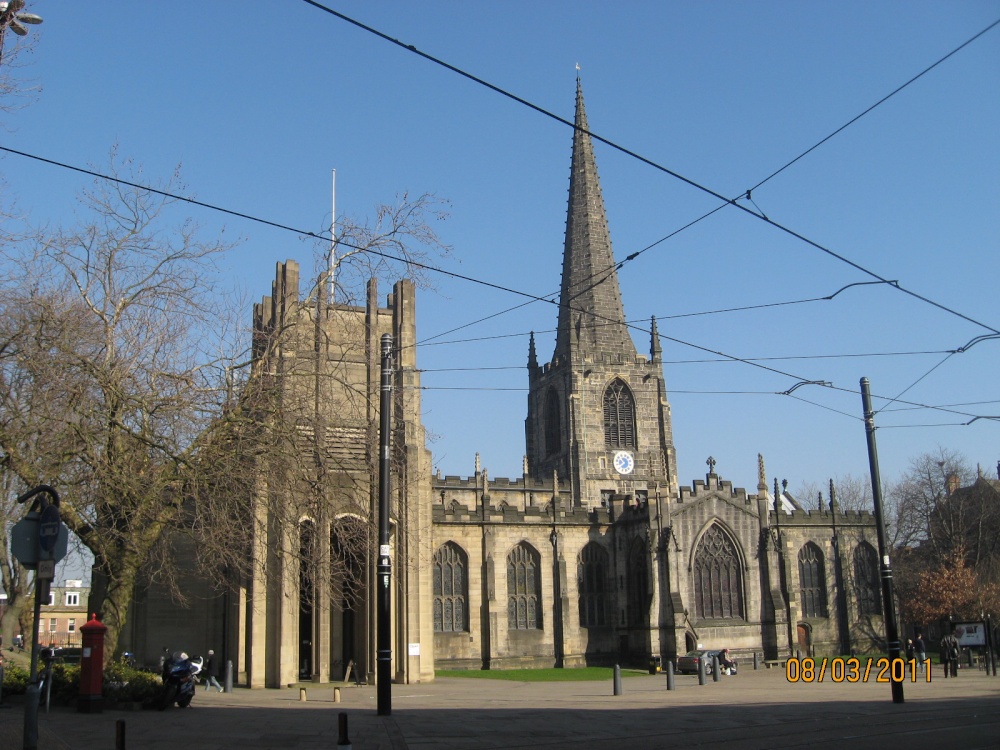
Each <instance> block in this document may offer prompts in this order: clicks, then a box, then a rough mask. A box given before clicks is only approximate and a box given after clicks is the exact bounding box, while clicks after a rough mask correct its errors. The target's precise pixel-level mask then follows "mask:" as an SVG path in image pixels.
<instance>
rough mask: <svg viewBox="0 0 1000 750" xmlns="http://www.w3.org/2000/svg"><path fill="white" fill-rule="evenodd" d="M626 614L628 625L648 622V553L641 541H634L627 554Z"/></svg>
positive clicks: (649, 598)
mask: <svg viewBox="0 0 1000 750" xmlns="http://www.w3.org/2000/svg"><path fill="white" fill-rule="evenodd" d="M625 590H626V595H627V599H626V602H627V610H626V612H627V614H626V621H627V622H628V624H629V625H640V626H641V625H644V624H646V623H647V622H648V620H649V605H650V603H651V601H652V597H651V595H650V593H649V552H648V547H647V546H646V542H645V540H643V539H636V540H634V541H633V542H632V547H631V548H630V549H629V553H628V578H627V579H626V586H625Z"/></svg>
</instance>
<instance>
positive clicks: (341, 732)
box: [337, 713, 351, 750]
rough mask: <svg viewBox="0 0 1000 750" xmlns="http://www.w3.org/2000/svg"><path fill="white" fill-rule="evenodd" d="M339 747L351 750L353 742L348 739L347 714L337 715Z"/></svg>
mask: <svg viewBox="0 0 1000 750" xmlns="http://www.w3.org/2000/svg"><path fill="white" fill-rule="evenodd" d="M337 747H340V748H345V747H346V748H347V750H351V741H350V740H349V739H348V738H347V714H345V713H339V714H337Z"/></svg>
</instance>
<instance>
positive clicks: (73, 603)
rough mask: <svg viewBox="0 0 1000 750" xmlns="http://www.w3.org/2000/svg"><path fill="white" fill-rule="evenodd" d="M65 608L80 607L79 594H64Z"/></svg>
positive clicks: (75, 592) (74, 592)
mask: <svg viewBox="0 0 1000 750" xmlns="http://www.w3.org/2000/svg"><path fill="white" fill-rule="evenodd" d="M66 606H67V607H79V606H80V592H78V591H73V592H69V591H67V592H66Z"/></svg>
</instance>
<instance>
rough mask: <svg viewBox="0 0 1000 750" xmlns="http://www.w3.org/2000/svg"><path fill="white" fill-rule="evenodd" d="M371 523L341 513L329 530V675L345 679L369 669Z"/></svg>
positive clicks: (363, 673) (332, 677) (364, 672)
mask: <svg viewBox="0 0 1000 750" xmlns="http://www.w3.org/2000/svg"><path fill="white" fill-rule="evenodd" d="M369 549H370V540H369V526H368V524H366V523H364V522H363V521H362V520H361V519H359V518H356V517H354V516H342V517H341V518H338V519H337V520H336V521H334V523H333V524H332V527H331V530H330V563H331V570H330V575H331V581H330V610H331V611H330V631H331V632H330V663H331V668H330V677H331V679H336V680H340V679H344V677H345V674H346V670H347V665H348V664H350V663H351V662H353V663H354V666H353V669H352V672H351V675H352V677H354V678H356V677H358V676H359V675H365V674H366V673H367V672H368V668H369V666H370V665H369V664H368V663H367V662H368V659H367V655H368V648H367V633H368V577H367V570H368V558H369Z"/></svg>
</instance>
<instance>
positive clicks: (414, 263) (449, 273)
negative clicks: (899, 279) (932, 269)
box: [0, 146, 1000, 424]
mask: <svg viewBox="0 0 1000 750" xmlns="http://www.w3.org/2000/svg"><path fill="white" fill-rule="evenodd" d="M0 151H6V152H7V153H11V154H15V155H17V156H22V157H25V158H28V159H33V160H35V161H39V162H42V163H45V164H49V165H51V166H55V167H59V168H62V169H68V170H70V171H74V172H78V173H80V174H86V175H88V176H91V177H96V178H98V179H102V180H107V181H109V182H113V183H115V184H119V185H126V186H128V187H133V188H136V189H139V190H145V191H148V192H150V193H152V194H154V195H160V196H163V197H165V198H170V199H172V200H178V201H181V202H184V203H188V204H190V205H195V206H199V207H202V208H207V209H209V210H213V211H218V212H220V213H223V214H227V215H229V216H235V217H238V218H242V219H246V220H248V221H252V222H256V223H259V224H264V225H266V226H270V227H274V228H277V229H282V230H284V231H288V232H293V233H295V234H298V235H300V236H303V237H311V238H314V239H319V240H323V241H324V242H326V241H329V239H330V238H329V237H326V236H324V235H323V234H320V233H316V232H311V231H308V230H304V229H297V228H295V227H291V226H289V225H286V224H280V223H278V222H274V221H269V220H267V219H262V218H260V217H257V216H253V215H251V214H246V213H242V212H239V211H234V210H232V209H227V208H223V207H221V206H217V205H213V204H211V203H206V202H204V201H199V200H196V199H194V198H190V197H187V196H182V195H177V194H175V193H170V192H167V191H165V190H160V189H158V188H153V187H149V186H147V185H142V184H139V183H136V182H131V181H129V180H125V179H122V178H120V177H113V176H111V175H106V174H103V173H100V172H97V171H94V170H91V169H85V168H83V167H77V166H74V165H71V164H65V163H62V162H58V161H55V160H53V159H47V158H45V157H41V156H36V155H34V154H29V153H27V152H24V151H18V150H16V149H12V148H9V147H7V146H0ZM341 244H343V245H345V246H346V247H351V248H353V249H357V250H364V251H365V252H370V253H371V254H373V255H376V256H378V257H382V258H385V259H387V260H392V261H395V262H398V263H402V264H405V265H411V266H413V267H416V268H421V269H424V270H427V271H433V272H435V273H440V274H442V275H445V276H449V277H451V278H455V279H460V280H463V281H468V282H470V283H474V284H480V285H483V286H486V287H489V288H492V289H496V290H498V291H503V292H507V293H510V294H515V295H519V296H522V297H527V298H528V299H529V300H532V301H540V302H548V303H550V304H556V303H554V302H553V301H552V300H550V299H546V298H543V297H538V296H536V295H533V294H528V293H527V292H522V291H519V290H517V289H511V288H509V287H505V286H502V285H500V284H494V283H492V282H489V281H485V280H483V279H477V278H474V277H471V276H466V275H464V274H459V273H455V272H454V271H447V270H445V269H442V268H438V267H436V266H432V265H429V264H426V263H420V262H419V261H415V260H412V259H408V258H403V257H399V256H395V255H392V254H390V253H385V252H382V251H380V250H375V249H373V248H362V247H359V246H355V245H351V244H349V243H347V242H341ZM577 312H584V313H587V311H583V310H577ZM587 314H590V315H593V314H592V313H587ZM594 317H600V316H594ZM609 322H617V321H609ZM625 325H626V327H627V328H630V329H633V330H638V331H640V332H642V333H645V334H647V335H648V334H650V333H651V331H649V330H647V329H643V328H641V327H639V326H636V325H632V324H629V323H626V324H625ZM523 335H524V334H509V335H508V337H514V336H523ZM998 336H1000V333H998ZM660 337H661V338H662V339H665V340H667V341H672V342H674V343H678V344H681V345H684V346H690V347H692V348H695V349H698V350H700V351H704V352H707V353H709V354H715V355H717V356H719V357H722V360H721V361H724V362H742V363H744V364H748V365H750V366H752V367H758V368H760V369H763V370H766V371H768V372H773V373H775V374H777V375H781V376H783V377H788V378H791V379H793V380H796V381H801V382H815V379H811V378H803V377H799V376H797V375H794V374H791V373H787V372H784V371H782V370H778V369H777V368H773V367H768V366H766V365H762V364H760V363H759V362H758V361H754V360H751V359H747V358H742V357H736V356H733V355H729V354H726V353H724V352H719V351H715V350H713V349H709V348H707V347H703V346H699V345H698V344H692V343H690V342H687V341H684V340H682V339H678V338H675V337H672V336H667V335H665V334H662V333H661V334H660ZM484 338H497V337H484ZM992 338H996V337H995V336H990V335H983V336H978V337H976V338H974V339H973V340H972V341H970V342H969V344H967V345H966V346H965V347H963V348H962V351H964V350H965V349H968V348H969V347H971V346H973V345H975V344H976V343H978V342H979V341H982V340H986V339H992ZM763 361H767V360H766V359H765V360H763ZM825 387H827V388H831V389H833V390H837V391H842V392H845V393H851V394H852V395H853V394H854V391H853V389H846V388H841V387H838V386H835V385H828V386H825ZM873 397H874V398H887V397H885V396H877V395H875V394H873ZM800 400H803V401H804V399H800ZM807 403H808V402H807ZM897 403H902V404H907V405H912V406H914V407H918V408H925V409H934V410H936V411H944V412H946V413H953V414H959V415H961V416H967V417H971V418H972V420H971V421H970V422H969V423H968V424H971V422H972V421H975V420H977V419H995V417H983V416H979V415H973V414H968V413H965V412H959V411H955V410H952V409H946V408H942V407H935V406H928V405H926V404H919V403H915V402H909V401H901V400H898V399H897ZM824 408H828V407H824Z"/></svg>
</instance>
